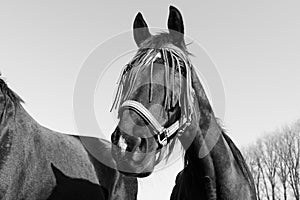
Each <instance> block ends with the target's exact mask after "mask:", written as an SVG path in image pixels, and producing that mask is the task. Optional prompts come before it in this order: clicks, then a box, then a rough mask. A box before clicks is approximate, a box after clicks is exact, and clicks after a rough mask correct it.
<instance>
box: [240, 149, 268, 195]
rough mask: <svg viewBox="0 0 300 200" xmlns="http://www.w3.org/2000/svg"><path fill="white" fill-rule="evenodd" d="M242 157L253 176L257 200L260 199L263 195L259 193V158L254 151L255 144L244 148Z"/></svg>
mask: <svg viewBox="0 0 300 200" xmlns="http://www.w3.org/2000/svg"><path fill="white" fill-rule="evenodd" d="M242 151H243V155H244V158H245V160H246V162H247V165H248V167H249V170H250V172H251V174H252V176H253V179H254V183H255V188H256V197H257V199H258V200H262V199H263V196H262V194H261V185H262V183H261V179H262V177H261V171H260V170H259V168H258V163H259V162H260V158H259V156H258V153H257V152H256V151H257V150H256V145H251V146H249V147H248V148H244V149H243V150H242Z"/></svg>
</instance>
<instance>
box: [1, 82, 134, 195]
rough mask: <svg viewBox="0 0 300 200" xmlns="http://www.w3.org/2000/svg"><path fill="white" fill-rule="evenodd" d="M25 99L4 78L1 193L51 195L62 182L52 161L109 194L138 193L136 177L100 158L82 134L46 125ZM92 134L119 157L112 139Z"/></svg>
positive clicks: (105, 154)
mask: <svg viewBox="0 0 300 200" xmlns="http://www.w3.org/2000/svg"><path fill="white" fill-rule="evenodd" d="M21 103H22V100H21V98H20V97H18V95H17V94H16V93H14V92H13V91H12V90H10V89H9V88H8V86H7V84H6V83H5V82H4V81H3V80H2V79H1V78H0V131H1V132H0V199H3V200H19V199H20V200H21V199H22V200H44V199H47V198H48V197H49V196H50V194H51V192H52V190H53V188H54V187H55V185H56V179H55V176H54V174H53V172H52V169H51V167H50V163H53V164H54V165H55V166H56V167H57V168H59V169H60V170H61V171H62V172H63V173H64V174H65V175H66V176H69V177H72V178H77V179H84V180H87V181H89V182H91V183H93V184H98V185H101V186H102V187H104V188H105V189H106V190H107V191H108V195H107V196H108V199H113V200H121V199H122V200H123V199H127V200H131V199H136V196H137V180H136V178H130V177H125V176H124V175H122V174H120V173H119V172H118V171H117V170H115V169H112V168H109V167H107V166H106V165H104V164H102V163H101V162H99V161H98V160H97V159H95V158H94V157H93V156H92V155H90V154H89V152H88V151H87V150H86V149H85V148H84V146H83V145H82V143H81V141H80V139H79V137H76V136H71V135H66V134H62V133H57V132H54V131H52V130H50V129H47V128H45V127H43V126H41V125H40V124H39V123H37V122H36V121H35V120H34V119H33V118H32V117H31V116H30V115H29V114H28V113H27V112H26V111H25V109H24V108H23V106H22V105H21ZM90 139H93V140H95V142H96V143H97V144H98V149H100V150H99V152H98V154H99V155H98V156H102V157H104V158H105V159H107V160H109V161H110V162H111V163H114V162H113V159H112V157H111V150H110V149H111V148H110V147H111V145H110V143H109V142H107V141H103V140H99V139H96V138H90Z"/></svg>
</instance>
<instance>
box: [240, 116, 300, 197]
mask: <svg viewBox="0 0 300 200" xmlns="http://www.w3.org/2000/svg"><path fill="white" fill-rule="evenodd" d="M242 152H243V155H244V158H245V160H246V162H247V164H248V166H249V169H250V170H251V172H252V176H253V178H254V182H255V187H256V193H257V199H258V200H265V199H266V200H281V199H283V200H291V199H296V200H300V120H298V121H297V122H295V123H293V124H291V125H286V126H284V127H282V128H280V129H277V130H276V131H273V132H272V133H269V134H267V135H265V136H263V137H262V138H259V139H258V140H257V141H256V142H255V144H253V145H250V146H248V147H247V148H244V149H242Z"/></svg>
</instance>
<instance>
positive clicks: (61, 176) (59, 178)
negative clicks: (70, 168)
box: [51, 163, 66, 185]
mask: <svg viewBox="0 0 300 200" xmlns="http://www.w3.org/2000/svg"><path fill="white" fill-rule="evenodd" d="M51 168H52V171H53V174H54V176H55V179H56V184H57V185H58V184H59V183H60V182H61V181H62V180H63V179H64V178H65V177H66V176H65V175H64V174H63V173H62V172H61V171H60V170H59V169H58V168H57V167H55V165H54V164H53V163H51Z"/></svg>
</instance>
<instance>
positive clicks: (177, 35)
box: [168, 6, 184, 43]
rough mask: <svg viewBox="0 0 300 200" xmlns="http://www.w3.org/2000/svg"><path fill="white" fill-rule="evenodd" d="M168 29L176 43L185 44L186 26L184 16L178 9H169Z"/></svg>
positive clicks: (172, 7) (171, 7)
mask: <svg viewBox="0 0 300 200" xmlns="http://www.w3.org/2000/svg"><path fill="white" fill-rule="evenodd" d="M168 29H169V32H170V34H171V35H172V36H173V38H174V39H175V41H176V42H179V43H181V42H183V40H184V38H183V34H184V26H183V19H182V16H181V14H180V12H179V10H178V9H177V8H175V7H174V6H170V7H169V19H168Z"/></svg>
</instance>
